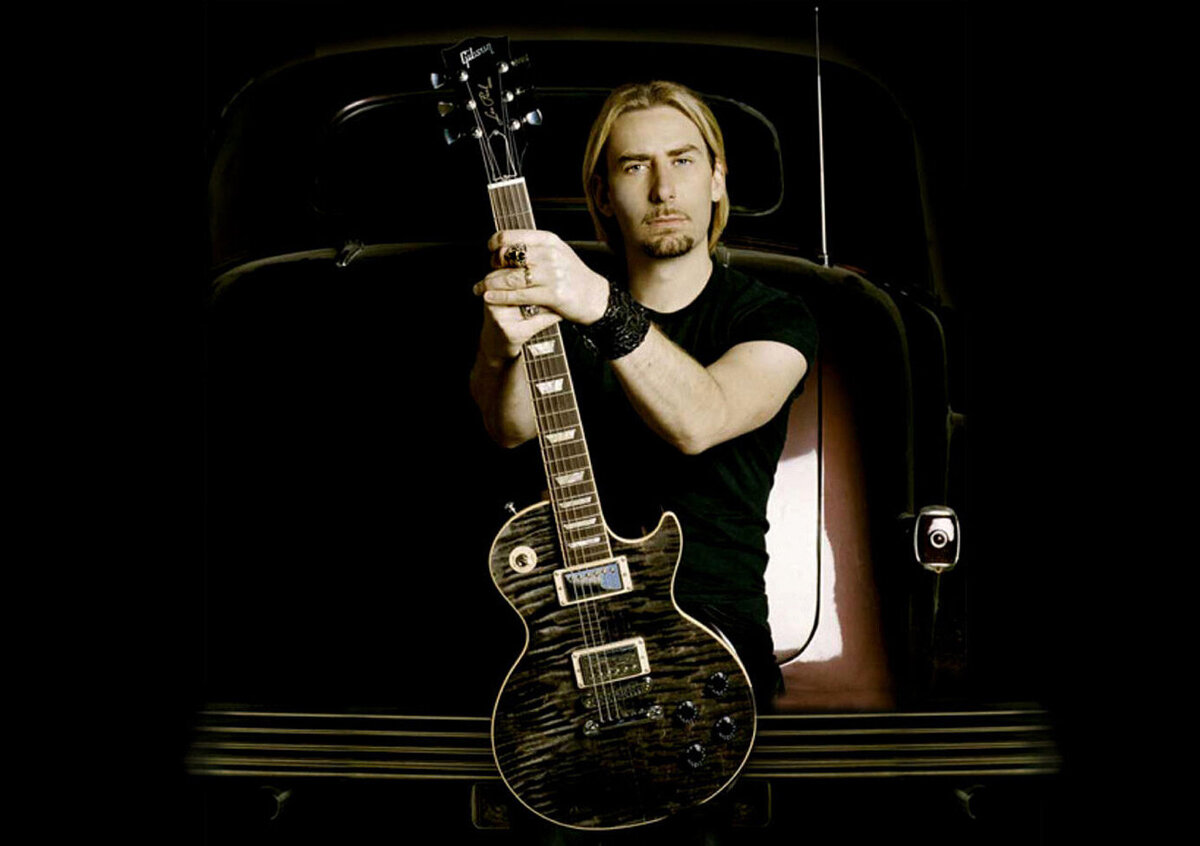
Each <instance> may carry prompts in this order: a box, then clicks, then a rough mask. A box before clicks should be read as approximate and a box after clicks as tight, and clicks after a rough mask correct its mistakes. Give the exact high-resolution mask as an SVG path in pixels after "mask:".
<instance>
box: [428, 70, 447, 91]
mask: <svg viewBox="0 0 1200 846" xmlns="http://www.w3.org/2000/svg"><path fill="white" fill-rule="evenodd" d="M429 83H430V84H431V85H432V86H433V87H434V88H441V87H442V86H443V85H445V84H446V77H444V76H442V75H441V74H440V73H431V74H430V75H429Z"/></svg>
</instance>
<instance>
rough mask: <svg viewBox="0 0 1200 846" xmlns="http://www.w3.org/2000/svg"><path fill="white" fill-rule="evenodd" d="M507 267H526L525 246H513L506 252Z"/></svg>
mask: <svg viewBox="0 0 1200 846" xmlns="http://www.w3.org/2000/svg"><path fill="white" fill-rule="evenodd" d="M504 266H505V267H525V245H524V244H513V245H512V246H510V247H509V248H508V249H507V250H505V251H504Z"/></svg>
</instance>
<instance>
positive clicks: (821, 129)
mask: <svg viewBox="0 0 1200 846" xmlns="http://www.w3.org/2000/svg"><path fill="white" fill-rule="evenodd" d="M813 19H814V22H815V26H816V35H817V156H818V159H817V160H818V162H819V170H820V174H821V253H820V259H821V263H822V264H823V265H825V266H826V267H829V244H828V242H827V241H826V238H825V126H824V122H823V119H822V114H821V7H820V6H814V7H813Z"/></svg>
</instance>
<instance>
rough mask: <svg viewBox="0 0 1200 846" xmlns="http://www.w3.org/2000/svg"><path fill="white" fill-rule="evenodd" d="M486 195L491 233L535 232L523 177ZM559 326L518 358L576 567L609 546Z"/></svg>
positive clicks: (562, 535) (566, 552)
mask: <svg viewBox="0 0 1200 846" xmlns="http://www.w3.org/2000/svg"><path fill="white" fill-rule="evenodd" d="M488 196H489V198H490V199H491V203H492V217H493V218H494V220H495V222H496V228H497V230H506V229H536V228H537V227H536V226H535V224H534V221H533V211H532V209H531V208H530V203H529V192H528V191H527V189H526V186H525V179H524V178H516V179H507V180H504V181H502V182H495V183H492V184H491V185H489V186H488ZM560 326H561V324H559V323H555V324H554V325H552V326H549V327H548V328H546V329H543V330H542V331H540V332H538V333H537V334H536V335H534V336H533V337H532V338H530V339H529V340H528V341H526V342H525V345H524V348H523V350H524V352H523V358H524V361H525V376H526V379H527V381H528V383H529V396H530V398H531V399H532V401H533V410H534V417H535V419H536V421H537V430H538V443H539V445H540V446H541V452H542V463H543V465H544V467H545V469H546V484H547V487H548V489H549V491H550V502H551V504H552V506H553V508H554V521H555V525H556V526H557V527H558V536H559V541H560V543H561V547H562V551H563V557H564V559H565V561H566V563H567V566H576V565H582V564H588V563H591V562H593V561H603V560H605V559H608V558H611V557H612V547H611V545H610V544H609V540H608V532H607V531H606V530H605V526H604V517H603V514H602V512H601V510H600V497H599V495H598V494H597V492H596V483H595V479H594V476H593V474H592V462H591V458H590V456H589V455H588V448H587V441H586V440H585V439H584V436H583V424H582V422H581V421H580V417H579V406H578V404H577V403H576V401H575V387H574V384H573V382H572V381H571V371H570V368H569V367H568V365H567V357H566V354H565V351H564V350H563V338H562V330H561V328H560Z"/></svg>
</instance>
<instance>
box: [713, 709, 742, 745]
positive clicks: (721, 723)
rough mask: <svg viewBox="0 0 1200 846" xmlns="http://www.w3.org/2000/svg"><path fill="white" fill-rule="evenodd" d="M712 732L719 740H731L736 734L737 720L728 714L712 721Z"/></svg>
mask: <svg viewBox="0 0 1200 846" xmlns="http://www.w3.org/2000/svg"><path fill="white" fill-rule="evenodd" d="M713 734H715V735H716V736H717V737H718V738H720V739H721V740H732V739H733V736H734V735H735V734H737V722H736V721H735V720H734V719H733V717H730V716H728V715H726V716H724V717H722V718H721V719H719V720H717V721H716V722H715V723H713Z"/></svg>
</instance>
